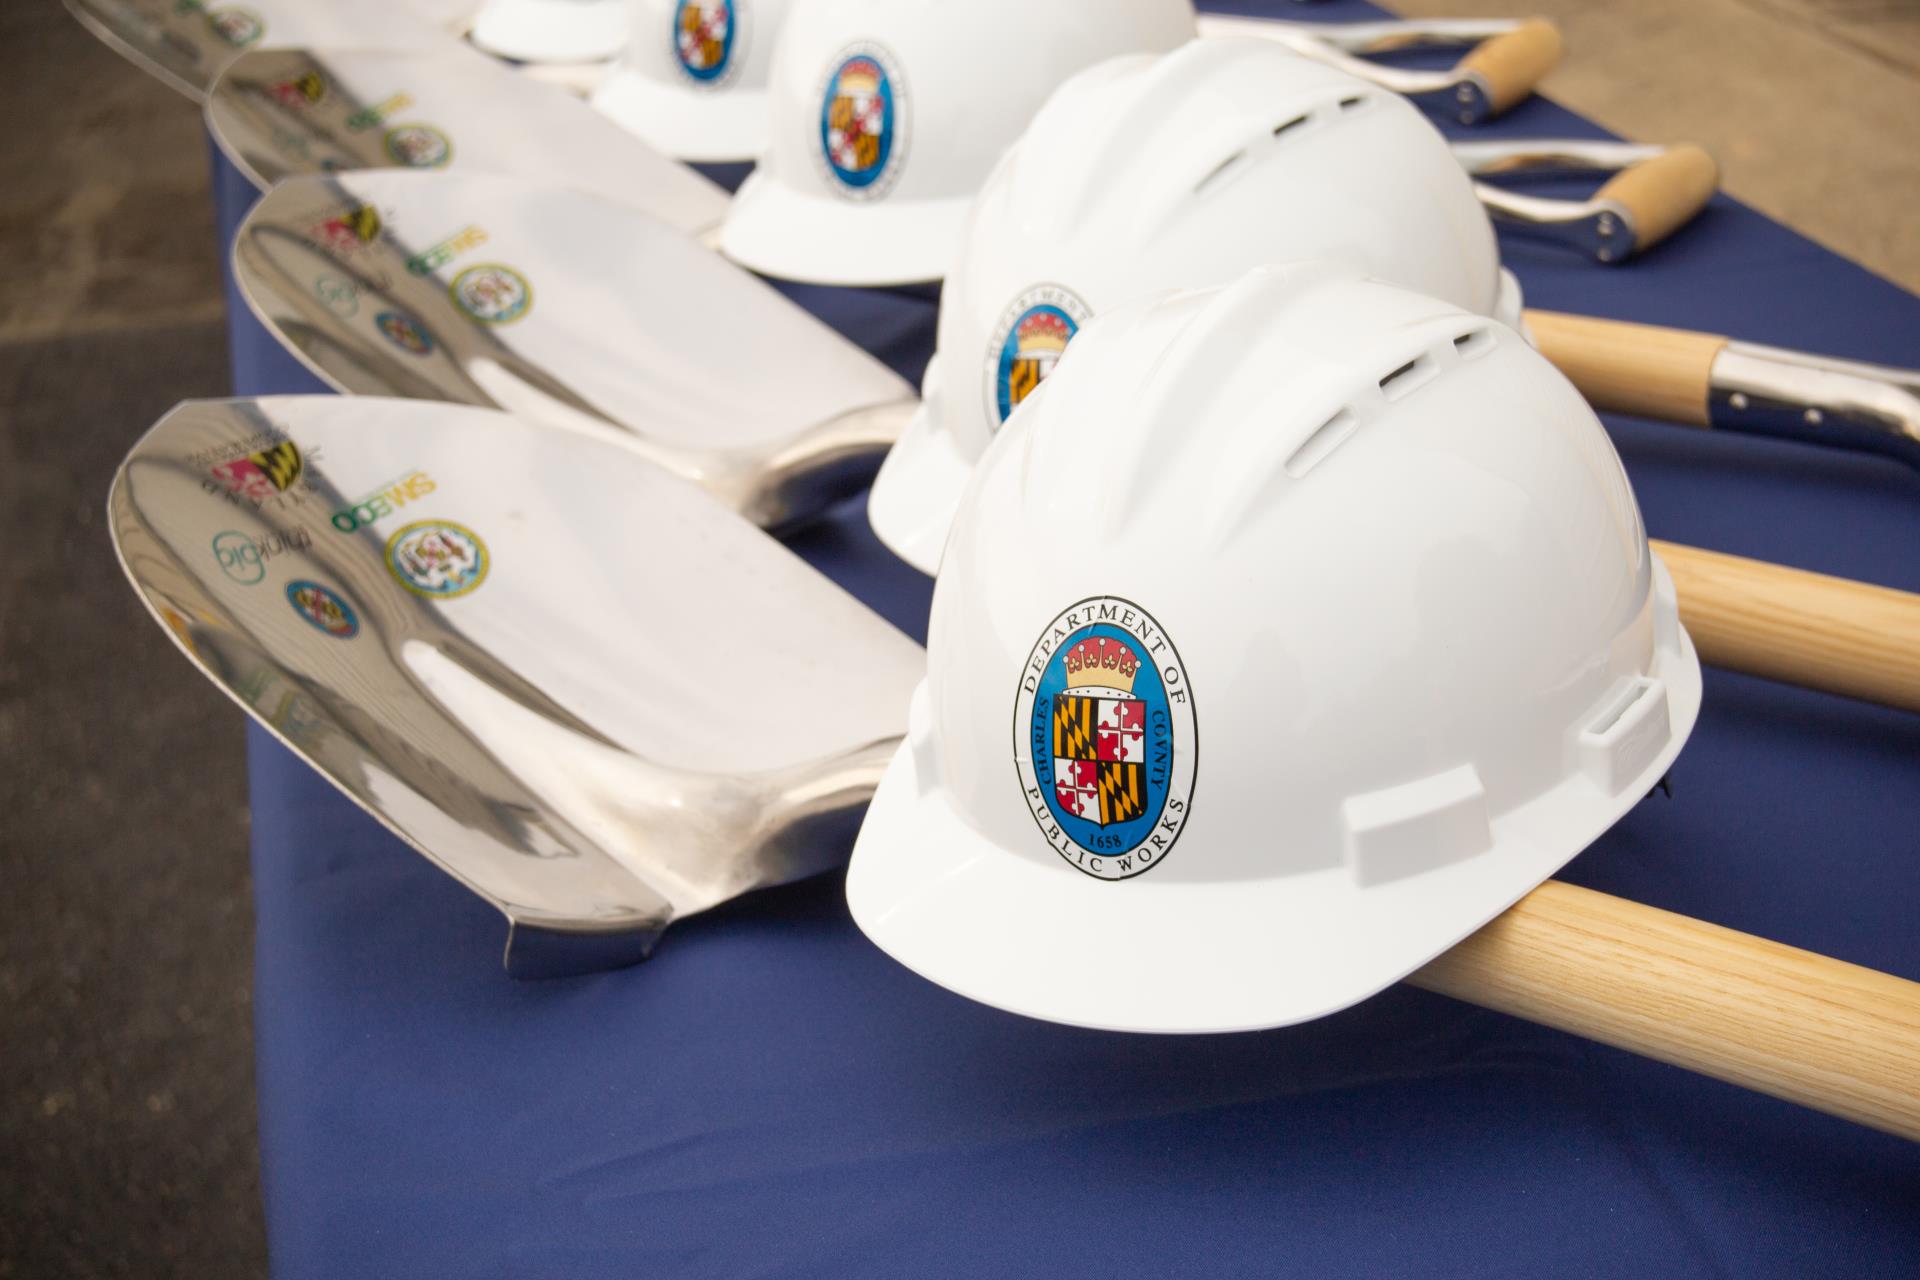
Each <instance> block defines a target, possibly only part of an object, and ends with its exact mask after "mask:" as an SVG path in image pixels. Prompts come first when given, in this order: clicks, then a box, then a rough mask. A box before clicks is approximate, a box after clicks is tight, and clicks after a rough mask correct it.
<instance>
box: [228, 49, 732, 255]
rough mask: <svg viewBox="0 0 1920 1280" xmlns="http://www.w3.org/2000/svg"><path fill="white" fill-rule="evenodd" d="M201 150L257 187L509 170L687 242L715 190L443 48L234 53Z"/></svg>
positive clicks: (580, 108)
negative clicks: (212, 149)
mask: <svg viewBox="0 0 1920 1280" xmlns="http://www.w3.org/2000/svg"><path fill="white" fill-rule="evenodd" d="M207 127H208V128H209V130H211V131H212V133H213V137H214V141H215V142H217V143H218V144H219V146H220V149H221V150H222V151H224V152H225V153H226V155H227V157H228V158H229V159H231V160H232V161H233V163H234V164H235V166H237V167H238V168H239V169H240V171H241V172H242V173H244V174H246V175H247V177H248V179H249V180H250V181H252V182H253V184H254V185H255V186H257V187H259V188H260V189H261V190H265V189H266V188H268V187H270V186H272V185H273V184H274V183H276V182H279V181H280V180H281V179H283V178H292V177H301V176H306V175H312V174H328V173H339V172H343V171H350V170H357V169H391V168H398V169H406V168H417V169H435V170H447V171H451V172H462V173H494V174H509V175H512V176H514V177H519V178H525V179H529V180H532V181H537V182H551V183H556V184H559V185H562V186H570V187H577V188H579V189H580V190H582V191H591V192H594V193H595V194H597V195H603V196H606V197H607V198H608V199H610V200H617V201H619V202H621V203H622V204H626V205H630V206H631V207H633V208H635V209H639V210H642V211H643V212H646V213H650V214H652V215H653V216H654V217H656V218H659V219H660V220H661V221H662V222H665V223H667V224H668V225H669V226H672V227H674V228H675V229H677V230H680V231H684V232H686V233H688V234H689V235H699V234H702V233H705V232H707V231H709V230H711V229H712V228H714V227H716V226H718V225H719V224H720V221H721V219H722V218H724V217H725V216H726V211H727V194H726V192H725V191H723V190H722V189H721V188H720V187H718V186H716V185H715V184H713V183H711V182H709V181H707V179H705V178H703V177H701V176H700V175H699V174H697V173H695V172H693V170H691V169H689V168H687V167H686V166H685V165H681V164H677V163H675V162H674V161H673V160H670V159H668V158H667V157H666V156H664V155H662V154H660V152H658V151H655V150H654V149H653V148H652V147H650V146H648V145H647V144H646V143H644V142H642V141H641V140H640V139H638V138H636V137H634V136H633V135H632V134H630V133H628V132H627V131H626V130H624V129H622V128H620V126H618V125H616V124H614V123H613V122H612V121H610V120H608V119H606V118H605V117H603V116H602V115H601V114H600V113H599V112H597V111H595V110H594V109H593V108H592V107H589V106H588V105H587V104H586V103H584V102H582V101H580V100H579V99H578V98H575V97H573V96H571V95H570V94H568V93H566V92H565V91H563V90H561V89H558V88H555V87H554V86H552V85H547V84H540V83H538V82H536V81H534V80H532V79H529V78H528V77H526V76H524V75H521V74H519V73H517V72H515V71H512V70H509V69H508V68H507V67H505V66H503V65H501V64H500V63H498V62H495V61H494V60H493V59H491V58H488V57H487V56H486V55H485V54H482V53H479V52H476V51H475V50H473V49H471V48H469V47H467V46H465V45H461V44H458V43H456V42H454V41H448V42H447V47H446V49H445V50H444V51H442V52H438V53H431V54H427V53H418V52H415V53H385V52H377V51H375V52H370V51H367V50H360V49H345V50H332V49H273V50H263V51H259V52H253V53H246V54H242V55H241V56H240V57H239V58H237V59H235V60H234V62H233V63H232V65H230V66H229V67H227V69H226V70H225V71H224V72H223V73H222V74H221V75H220V78H219V79H218V80H216V81H215V82H214V85H213V89H212V91H211V92H210V93H209V95H208V97H207Z"/></svg>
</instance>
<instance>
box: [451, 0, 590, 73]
mask: <svg viewBox="0 0 1920 1280" xmlns="http://www.w3.org/2000/svg"><path fill="white" fill-rule="evenodd" d="M470 38H471V39H472V40H473V42H474V44H476V45H478V46H479V47H480V48H482V49H485V50H486V51H487V52H488V53H491V54H494V55H496V56H498V57H502V58H512V59H514V60H515V61H518V62H605V61H607V60H608V59H609V58H614V57H617V56H619V53H620V50H621V49H623V48H625V47H626V44H627V10H626V5H625V3H624V0H487V3H486V4H485V5H484V6H483V7H482V8H481V10H480V12H479V13H477V14H475V15H474V18H473V31H472V33H471V36H470Z"/></svg>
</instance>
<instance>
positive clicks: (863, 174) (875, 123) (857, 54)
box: [820, 44, 908, 200]
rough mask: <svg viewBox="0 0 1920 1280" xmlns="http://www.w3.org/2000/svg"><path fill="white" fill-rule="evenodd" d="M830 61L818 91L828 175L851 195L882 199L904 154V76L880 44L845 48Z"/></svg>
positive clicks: (898, 168)
mask: <svg viewBox="0 0 1920 1280" xmlns="http://www.w3.org/2000/svg"><path fill="white" fill-rule="evenodd" d="M830 65H831V68H832V69H831V70H830V71H829V72H828V73H827V79H826V83H825V85H824V86H823V88H822V90H821V95H820V96H821V104H820V151H821V156H822V158H823V159H824V161H825V163H826V169H827V176H828V178H829V179H830V181H831V185H832V186H833V188H834V189H835V190H836V191H838V192H840V194H842V195H844V196H846V197H847V198H849V199H852V200H878V199H879V198H880V197H881V196H884V195H885V194H886V193H887V192H888V191H889V190H890V189H891V188H892V187H893V184H894V181H895V179H897V178H898V177H899V176H900V166H901V165H902V163H904V162H905V160H906V153H907V123H908V122H907V84H906V81H905V80H904V79H903V78H902V77H901V75H900V73H899V71H898V69H897V67H898V64H897V62H896V61H895V59H894V57H893V55H892V54H890V53H888V52H887V51H886V50H885V49H883V48H881V47H880V46H879V45H876V44H857V45H854V46H852V47H851V48H848V49H843V50H841V52H840V54H839V55H838V56H837V57H835V58H834V60H833V62H832V63H831V64H830Z"/></svg>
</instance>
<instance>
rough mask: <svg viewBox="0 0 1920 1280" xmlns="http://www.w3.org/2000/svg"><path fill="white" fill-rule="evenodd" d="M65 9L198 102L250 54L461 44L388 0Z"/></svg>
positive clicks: (106, 3)
mask: <svg viewBox="0 0 1920 1280" xmlns="http://www.w3.org/2000/svg"><path fill="white" fill-rule="evenodd" d="M66 6H67V12H69V13H71V14H72V15H73V16H74V17H75V18H76V19H78V20H79V22H80V25H81V26H83V27H85V28H87V30H89V31H91V32H93V34H94V35H96V36H98V37H100V39H101V40H102V41H104V42H105V43H106V44H107V45H108V46H109V47H110V48H112V49H114V50H115V51H116V52H118V53H119V54H121V55H122V56H123V57H125V58H126V59H127V60H128V61H130V62H132V63H133V64H134V65H135V66H137V67H139V68H140V69H141V70H142V71H145V72H146V73H147V74H148V75H151V76H153V77H154V78H155V79H157V80H159V81H160V82H161V83H163V84H165V85H167V86H168V87H170V88H173V89H176V90H178V91H179V92H181V93H184V94H185V95H186V96H187V97H189V98H192V99H194V100H195V101H200V100H201V99H204V98H205V97H206V95H207V89H208V88H209V87H210V86H211V85H212V84H213V82H214V79H215V78H216V77H217V76H218V75H219V74H220V72H221V70H222V69H223V68H225V67H226V65H227V64H228V63H230V62H232V61H233V60H234V59H235V58H237V57H239V56H240V55H241V54H242V53H244V52H246V51H247V50H248V49H273V48H284V47H287V46H292V45H349V46H352V47H354V48H360V49H388V50H393V51H396V52H416V53H429V52H432V51H434V50H437V49H444V48H446V47H447V46H448V45H449V44H457V41H455V39H454V37H453V36H451V35H450V34H448V33H447V32H446V31H444V30H442V29H440V28H439V27H436V26H435V25H434V24H433V23H432V22H429V21H427V20H426V19H424V18H420V17H417V16H415V14H414V13H412V12H411V11H408V10H405V9H402V8H400V7H398V6H396V5H394V4H392V3H389V2H388V0H324V3H321V2H319V0H246V2H245V3H244V4H225V3H222V2H221V0H66Z"/></svg>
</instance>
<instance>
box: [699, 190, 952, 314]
mask: <svg viewBox="0 0 1920 1280" xmlns="http://www.w3.org/2000/svg"><path fill="white" fill-rule="evenodd" d="M969 203H970V202H969V201H968V200H967V199H966V198H964V197H962V198H958V199H952V200H910V201H904V202H899V203H895V202H892V201H888V200H876V201H871V202H866V203H861V202H858V201H853V200H839V199H823V198H822V197H819V196H811V195H803V194H801V193H800V192H798V191H795V190H793V189H792V188H791V187H789V186H786V185H785V184H783V183H780V182H777V181H775V180H774V179H773V178H771V177H770V176H769V175H768V173H767V171H766V170H765V169H759V170H756V171H755V172H754V173H752V174H750V175H749V176H748V177H747V180H746V182H745V183H744V184H742V186H741V187H740V191H739V193H738V194H737V195H735V196H734V198H733V207H732V209H731V210H730V211H729V212H728V214H727V220H726V222H725V224H724V225H722V227H721V228H720V251H721V252H722V253H724V254H726V256H727V257H729V258H731V259H733V260H734V261H735V262H737V263H739V264H740V265H741V266H743V267H746V268H748V269H749V270H752V271H757V272H759V273H760V274H762V275H768V276H777V277H779V278H780V279H783V280H799V281H802V282H805V283H808V284H830V285H867V286H884V285H898V284H920V283H924V282H926V281H930V280H939V279H941V278H942V277H943V276H945V275H946V273H947V268H948V267H949V266H951V265H952V259H953V255H954V251H955V249H956V248H957V247H958V246H959V243H960V229H961V227H962V225H963V224H964V223H965V221H966V217H967V208H968V205H969Z"/></svg>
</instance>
